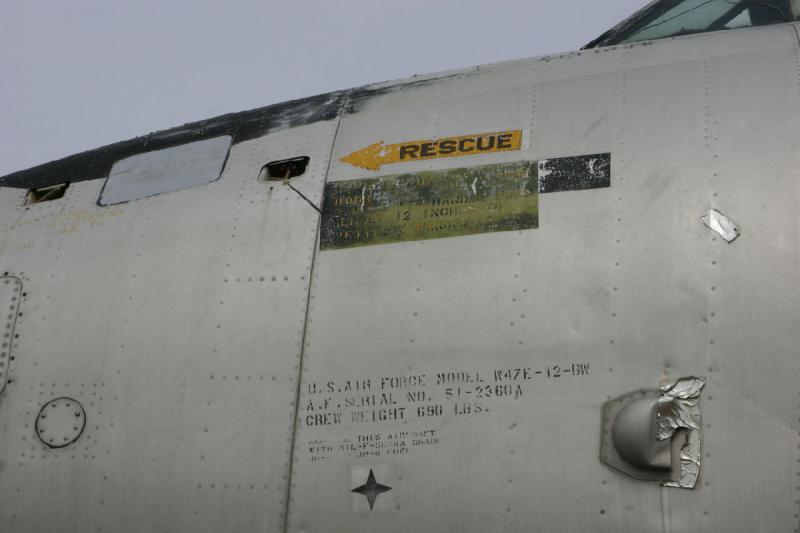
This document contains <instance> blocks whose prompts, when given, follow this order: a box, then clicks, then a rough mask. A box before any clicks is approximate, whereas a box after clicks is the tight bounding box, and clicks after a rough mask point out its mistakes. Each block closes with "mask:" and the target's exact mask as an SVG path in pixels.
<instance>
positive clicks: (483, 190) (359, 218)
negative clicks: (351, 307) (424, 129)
mask: <svg viewBox="0 0 800 533" xmlns="http://www.w3.org/2000/svg"><path fill="white" fill-rule="evenodd" d="M537 191H538V180H537V165H536V162H535V161H517V162H514V163H501V164H494V165H483V166H477V167H469V168H457V169H449V170H443V171H427V172H418V173H414V174H398V175H392V176H383V177H380V178H366V179H359V180H351V181H338V182H333V183H329V184H327V185H326V186H325V200H324V203H323V207H322V235H321V241H320V248H321V249H322V250H331V249H336V248H350V247H355V246H368V245H373V244H386V243H392V242H402V241H415V240H425V239H439V238H444V237H457V236H461V235H471V234H476V233H490V232H495V231H511V230H522V229H532V228H536V227H538V225H539V205H538V193H537Z"/></svg>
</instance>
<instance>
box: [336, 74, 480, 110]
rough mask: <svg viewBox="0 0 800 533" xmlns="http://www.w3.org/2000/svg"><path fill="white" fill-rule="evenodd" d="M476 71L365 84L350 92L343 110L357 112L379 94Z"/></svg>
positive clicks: (401, 90)
mask: <svg viewBox="0 0 800 533" xmlns="http://www.w3.org/2000/svg"><path fill="white" fill-rule="evenodd" d="M478 72H480V71H479V70H478V68H477V67H476V68H475V69H474V70H470V71H466V72H457V73H453V74H446V75H444V76H436V77H432V78H427V77H426V78H420V79H414V78H411V79H409V80H405V81H398V82H396V83H388V84H385V83H381V84H377V85H365V86H363V87H358V88H356V89H353V90H352V91H351V92H350V97H349V98H348V99H347V105H346V106H345V110H344V112H345V113H347V114H353V113H359V112H361V111H362V110H363V109H364V106H365V105H366V104H367V102H369V101H370V100H372V99H373V98H376V97H379V96H384V95H387V94H391V93H397V92H403V91H407V90H412V89H418V88H421V87H429V86H431V85H435V84H437V83H440V82H443V81H447V80H454V79H459V78H465V77H469V76H473V75H475V74H477V73H478Z"/></svg>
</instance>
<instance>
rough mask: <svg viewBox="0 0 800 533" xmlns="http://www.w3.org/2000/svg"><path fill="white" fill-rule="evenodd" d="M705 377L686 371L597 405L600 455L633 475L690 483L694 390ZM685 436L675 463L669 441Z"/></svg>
mask: <svg viewBox="0 0 800 533" xmlns="http://www.w3.org/2000/svg"><path fill="white" fill-rule="evenodd" d="M704 386H705V380H704V379H702V378H696V377H686V378H681V379H678V380H677V381H674V382H671V383H668V384H667V385H665V386H663V387H662V388H661V389H642V390H638V391H634V392H631V393H628V394H626V395H624V396H621V397H619V398H615V399H613V400H609V401H608V402H606V403H605V404H604V406H603V438H602V440H601V445H600V460H601V461H602V462H603V463H605V464H606V465H607V466H609V467H611V468H613V469H614V470H617V471H619V472H622V473H623V474H626V475H628V476H630V477H632V478H634V479H639V480H643V481H660V482H661V483H662V484H663V485H664V486H665V487H679V488H687V489H691V488H694V486H695V484H696V483H697V477H698V475H699V473H700V445H701V439H700V408H699V405H698V403H699V398H700V392H701V391H702V390H703V387H704ZM673 438H683V439H685V440H684V442H683V444H682V445H681V450H680V458H679V460H680V463H679V464H673V463H672V460H671V441H672V439H673Z"/></svg>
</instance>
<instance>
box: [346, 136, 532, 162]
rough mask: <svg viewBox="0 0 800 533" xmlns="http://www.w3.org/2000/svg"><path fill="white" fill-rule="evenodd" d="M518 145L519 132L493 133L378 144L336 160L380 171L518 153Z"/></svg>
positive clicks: (519, 141)
mask: <svg viewBox="0 0 800 533" xmlns="http://www.w3.org/2000/svg"><path fill="white" fill-rule="evenodd" d="M521 146H522V130H509V131H494V132H490V133H478V134H475V135H462V136H459V137H443V138H441V139H432V140H424V141H408V142H403V143H395V144H383V141H378V142H376V143H374V144H370V145H369V146H367V147H365V148H362V149H361V150H356V151H355V152H353V153H352V154H349V155H346V156H344V157H342V158H341V159H339V161H342V162H343V163H349V164H351V165H355V166H357V167H361V168H366V169H367V170H380V168H381V165H389V164H392V163H405V162H408V161H420V160H425V159H437V158H440V157H461V156H464V155H476V154H488V153H492V152H507V151H510V150H519V149H520V147H521Z"/></svg>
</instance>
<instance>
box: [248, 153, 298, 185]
mask: <svg viewBox="0 0 800 533" xmlns="http://www.w3.org/2000/svg"><path fill="white" fill-rule="evenodd" d="M309 161H310V159H309V158H308V157H307V156H302V157H293V158H291V159H281V160H280V161H272V162H271V163H267V164H266V165H264V167H263V168H262V169H261V172H260V173H259V175H258V179H259V180H260V181H280V180H288V179H289V178H296V177H297V176H302V175H303V174H305V172H306V168H307V167H308V162H309Z"/></svg>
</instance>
